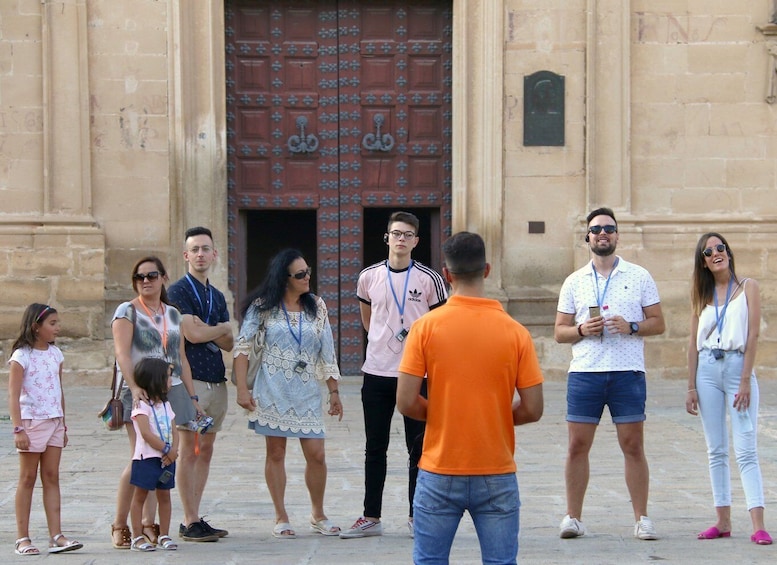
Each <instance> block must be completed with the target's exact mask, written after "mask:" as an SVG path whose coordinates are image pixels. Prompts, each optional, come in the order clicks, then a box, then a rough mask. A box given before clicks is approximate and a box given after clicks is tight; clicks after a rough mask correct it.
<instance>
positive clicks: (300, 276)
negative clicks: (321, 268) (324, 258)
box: [289, 267, 313, 281]
mask: <svg viewBox="0 0 777 565" xmlns="http://www.w3.org/2000/svg"><path fill="white" fill-rule="evenodd" d="M312 272H313V269H311V268H310V267H308V268H307V269H305V270H304V271H300V272H298V273H294V274H293V275H289V276H290V277H294V278H295V279H297V280H298V281H301V280H302V279H304V278H305V277H309V276H310V274H311V273H312Z"/></svg>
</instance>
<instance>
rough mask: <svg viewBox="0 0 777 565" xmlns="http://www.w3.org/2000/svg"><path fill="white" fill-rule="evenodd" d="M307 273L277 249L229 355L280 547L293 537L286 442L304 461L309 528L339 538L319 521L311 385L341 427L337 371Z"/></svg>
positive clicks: (316, 405) (320, 435)
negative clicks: (258, 354)
mask: <svg viewBox="0 0 777 565" xmlns="http://www.w3.org/2000/svg"><path fill="white" fill-rule="evenodd" d="M310 273H311V269H310V267H309V266H308V264H307V262H306V261H305V259H304V257H303V256H302V254H301V253H300V252H299V251H297V250H295V249H285V250H283V251H281V252H279V253H278V254H277V255H276V256H275V257H273V259H272V260H271V262H270V266H269V269H268V272H267V275H266V276H265V279H264V281H262V283H261V285H260V286H259V288H258V289H257V290H256V291H255V292H254V293H253V294H252V295H251V296H249V298H248V299H247V301H246V303H247V304H248V306H247V308H246V309H245V311H244V313H243V323H242V326H241V329H240V336H239V337H238V341H237V344H236V347H235V350H234V356H235V361H234V371H235V381H236V384H237V403H238V404H239V405H240V406H242V407H243V408H245V409H246V410H248V411H249V412H250V414H249V423H248V426H249V428H251V429H253V430H254V431H255V432H256V433H257V434H260V435H263V436H264V437H265V442H266V446H267V455H266V457H267V459H266V461H265V480H266V481H267V488H268V490H269V491H270V496H271V498H272V501H273V505H274V507H275V527H274V528H273V535H274V536H275V537H277V538H283V539H292V538H295V537H296V532H295V531H294V529H293V528H292V526H291V524H290V523H289V516H288V513H287V512H286V507H285V503H284V495H285V490H286V466H285V459H286V442H287V439H288V438H299V440H300V445H301V447H302V452H303V454H304V456H305V463H306V470H305V478H306V484H307V487H308V491H309V492H310V501H311V507H312V508H311V516H310V526H311V528H312V529H313V530H314V531H317V532H319V533H321V534H323V535H325V536H336V535H338V534H339V533H340V528H338V527H337V526H335V525H333V524H332V523H331V522H330V521H329V520H328V519H327V517H326V514H325V513H324V490H325V488H326V474H327V468H326V459H325V450H324V437H325V431H324V421H323V420H324V416H323V407H322V406H323V397H322V387H321V386H320V384H319V381H324V383H325V384H326V387H327V390H328V397H329V398H328V404H329V410H328V413H329V414H330V415H332V416H338V417H339V418H340V419H342V417H343V407H342V403H341V402H340V395H339V393H338V389H337V381H338V380H339V379H340V371H339V369H338V367H337V359H336V357H335V349H334V340H333V338H332V328H331V326H330V325H329V317H328V315H327V309H326V304H324V301H323V300H322V299H321V298H320V297H317V296H315V295H314V294H312V293H311V292H310ZM262 321H263V323H264V328H265V342H264V351H263V353H262V362H261V364H260V368H259V370H258V373H257V375H256V380H255V384H254V387H253V390H249V389H248V386H247V384H246V372H247V370H248V352H249V349H250V346H251V342H252V340H253V338H254V335H255V334H256V332H257V330H258V329H259V326H260V322H262Z"/></svg>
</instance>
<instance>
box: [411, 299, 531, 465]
mask: <svg viewBox="0 0 777 565" xmlns="http://www.w3.org/2000/svg"><path fill="white" fill-rule="evenodd" d="M399 371H400V372H403V373H407V374H410V375H414V376H417V377H419V378H423V376H424V375H427V378H428V380H427V386H428V391H429V404H428V408H427V421H426V435H425V437H424V448H423V455H422V456H421V460H420V462H419V464H418V466H419V468H421V469H424V470H425V471H429V472H431V473H438V474H443V475H497V474H504V473H512V472H515V469H516V467H515V460H514V459H513V457H514V454H515V426H514V425H513V415H512V402H513V396H514V394H515V391H516V390H517V389H521V388H529V387H532V386H535V385H538V384H540V383H542V382H543V377H542V371H541V370H540V365H539V361H538V360H537V353H536V351H535V349H534V343H533V342H532V339H531V335H530V334H529V331H528V330H527V329H526V328H525V327H523V326H522V325H521V324H519V323H518V322H516V321H515V320H513V319H512V318H511V317H510V316H509V315H508V314H507V313H506V312H505V311H504V309H503V308H502V305H501V304H500V303H499V302H497V301H496V300H491V299H488V298H472V297H463V296H452V297H451V298H449V299H448V302H447V304H445V305H443V306H440V307H439V308H436V309H435V310H432V311H431V312H429V313H428V314H424V315H423V316H422V317H421V318H419V319H418V320H416V322H415V323H414V324H413V326H412V328H411V330H410V334H409V335H408V337H407V339H406V340H405V352H404V355H403V357H402V362H401V363H400V365H399Z"/></svg>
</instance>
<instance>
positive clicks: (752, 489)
mask: <svg viewBox="0 0 777 565" xmlns="http://www.w3.org/2000/svg"><path fill="white" fill-rule="evenodd" d="M743 362H744V355H743V354H742V353H739V352H737V351H726V354H725V357H724V358H723V359H718V360H716V359H715V358H714V357H713V355H712V351H710V350H709V349H702V350H701V351H700V352H699V358H698V365H697V368H696V393H697V394H698V396H699V412H700V414H701V421H702V426H703V427H704V437H705V438H706V440H707V455H708V456H709V464H710V481H711V482H712V496H713V499H714V502H715V507H716V508H717V507H720V506H731V473H730V471H729V465H728V460H729V456H728V428H727V427H726V412H728V415H729V418H730V420H731V433H732V436H733V439H734V453H735V455H736V460H737V465H738V466H739V475H740V477H741V479H742V488H743V490H744V491H745V501H746V502H747V509H748V510H751V509H752V508H758V507H759V506H763V505H764V495H763V479H762V478H761V467H760V465H759V464H758V451H757V440H756V431H757V429H758V426H757V423H758V381H757V380H756V378H755V374H753V375H752V376H751V377H750V390H751V392H750V406H749V408H748V410H747V415H748V416H749V422H748V418H747V417H744V416H742V415H740V414H738V413H737V410H736V409H735V408H734V395H735V394H737V392H738V391H739V379H740V375H741V374H742V363H743Z"/></svg>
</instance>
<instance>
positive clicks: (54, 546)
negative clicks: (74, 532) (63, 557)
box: [49, 534, 84, 553]
mask: <svg viewBox="0 0 777 565" xmlns="http://www.w3.org/2000/svg"><path fill="white" fill-rule="evenodd" d="M64 537H65V536H63V535H62V534H57V535H55V536H54V537H53V538H51V539H50V540H49V553H62V552H64V551H75V550H76V549H81V548H82V547H84V544H82V543H81V542H80V541H76V540H67V541H66V542H65V545H59V540H61V539H63V538H64Z"/></svg>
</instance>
